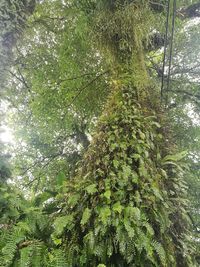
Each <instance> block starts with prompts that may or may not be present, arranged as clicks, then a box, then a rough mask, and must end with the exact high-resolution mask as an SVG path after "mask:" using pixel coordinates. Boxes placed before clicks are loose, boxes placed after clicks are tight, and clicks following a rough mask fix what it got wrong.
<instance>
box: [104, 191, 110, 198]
mask: <svg viewBox="0 0 200 267" xmlns="http://www.w3.org/2000/svg"><path fill="white" fill-rule="evenodd" d="M103 195H104V197H105V198H107V199H108V200H110V197H111V191H110V190H107V191H106V192H105V193H104V194H103Z"/></svg>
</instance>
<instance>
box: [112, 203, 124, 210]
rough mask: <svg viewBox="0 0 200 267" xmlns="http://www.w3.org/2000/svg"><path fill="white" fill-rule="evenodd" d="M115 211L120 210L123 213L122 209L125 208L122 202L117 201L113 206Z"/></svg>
mask: <svg viewBox="0 0 200 267" xmlns="http://www.w3.org/2000/svg"><path fill="white" fill-rule="evenodd" d="M112 209H113V211H116V212H119V213H121V212H122V209H123V206H122V205H121V204H120V202H119V201H118V202H116V203H115V204H114V205H113V207H112Z"/></svg>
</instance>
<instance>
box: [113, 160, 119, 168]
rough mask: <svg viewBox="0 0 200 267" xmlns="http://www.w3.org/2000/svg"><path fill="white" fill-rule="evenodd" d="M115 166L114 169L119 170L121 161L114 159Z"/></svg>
mask: <svg viewBox="0 0 200 267" xmlns="http://www.w3.org/2000/svg"><path fill="white" fill-rule="evenodd" d="M113 165H114V167H115V168H116V169H117V168H118V167H119V161H118V160H116V159H114V160H113Z"/></svg>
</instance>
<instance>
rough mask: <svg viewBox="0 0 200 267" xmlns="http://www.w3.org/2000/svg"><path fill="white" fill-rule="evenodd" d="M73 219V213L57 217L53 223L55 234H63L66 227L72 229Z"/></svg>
mask: <svg viewBox="0 0 200 267" xmlns="http://www.w3.org/2000/svg"><path fill="white" fill-rule="evenodd" d="M73 221H74V217H73V215H72V214H70V215H66V216H62V217H58V218H56V219H55V221H54V223H53V225H54V228H55V234H56V235H61V234H62V233H63V231H64V229H65V228H68V229H69V230H71V229H72V227H73Z"/></svg>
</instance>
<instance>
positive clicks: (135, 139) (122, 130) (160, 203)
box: [54, 4, 195, 267]
mask: <svg viewBox="0 0 200 267" xmlns="http://www.w3.org/2000/svg"><path fill="white" fill-rule="evenodd" d="M143 8H144V10H143ZM138 9H140V10H139V11H138ZM146 9H147V10H148V7H146V6H145V7H143V6H142V5H141V6H140V5H138V6H137V5H133V4H127V5H124V7H123V8H117V7H116V9H114V11H110V10H103V11H101V12H102V14H100V15H99V16H100V19H99V18H98V22H99V21H101V22H102V20H103V21H104V15H105V13H106V14H110V15H109V16H110V19H112V20H113V21H114V22H115V24H116V25H115V26H116V27H115V29H112V28H111V29H109V28H105V29H106V30H104V28H103V27H102V28H101V29H103V31H102V32H101V34H100V38H101V40H102V39H103V40H104V38H107V39H106V40H104V42H102V43H103V48H105V46H106V51H107V49H108V50H109V52H110V53H111V54H112V56H113V59H114V62H115V78H112V85H111V87H112V90H111V91H112V92H111V94H110V97H109V99H108V102H107V105H106V107H105V110H104V112H103V115H102V116H101V118H100V119H99V123H98V126H97V130H96V134H95V135H94V137H93V141H92V143H91V145H90V147H89V149H88V151H87V153H86V154H85V156H84V159H83V161H82V162H81V167H80V168H79V170H78V172H77V176H76V178H75V179H74V181H73V185H72V181H70V182H69V184H68V186H67V188H66V198H65V201H66V202H65V204H64V209H63V211H64V217H63V219H64V220H65V222H66V229H67V230H66V234H65V237H64V239H63V242H64V244H65V246H66V253H67V259H68V261H69V266H87V267H89V266H91V267H93V266H98V264H104V265H106V266H107V267H110V266H123V267H125V266H138V267H142V266H144V267H147V266H148V267H149V266H181V267H183V266H195V263H194V262H193V260H192V254H191V253H190V247H189V244H188V243H186V237H187V235H189V232H188V229H189V228H188V227H189V226H188V225H189V224H188V220H187V216H186V214H187V213H186V210H185V200H184V194H185V185H184V182H183V179H182V170H181V169H180V167H179V166H178V163H177V162H176V161H177V160H178V159H179V158H181V156H182V154H178V155H176V156H171V157H170V156H167V154H170V153H171V154H173V153H174V152H175V150H174V146H173V145H170V136H169V135H167V134H165V133H164V130H163V129H165V128H167V127H169V126H168V125H166V122H167V120H166V119H165V115H164V114H163V113H162V111H161V107H160V105H159V93H158V90H157V89H156V86H155V85H153V82H152V81H151V79H150V77H148V74H147V70H146V68H145V63H144V53H143V47H142V42H143V40H142V34H141V32H140V27H142V25H143V24H142V23H143V21H144V20H145V18H144V17H143V15H144V16H145V14H146V12H147V11H146ZM130 10H131V12H132V13H131V14H132V15H131V14H129V11H130ZM126 12H128V13H126ZM134 12H135V13H134ZM148 12H149V10H148ZM143 13H144V14H143ZM97 14H99V13H98V12H97ZM138 14H139V15H138ZM101 16H102V17H101ZM131 16H132V17H131ZM137 16H139V18H137ZM135 17H136V18H135ZM127 18H128V21H127ZM131 18H132V20H131ZM131 22H132V23H133V22H135V23H138V24H135V25H130V23H131ZM109 23H111V22H110V21H108V25H109ZM117 23H119V25H117ZM122 23H123V25H126V27H127V32H124V30H125V29H123V27H124V26H123V25H122ZM111 24H112V23H111ZM113 25H114V24H113ZM133 26H134V27H133ZM132 27H133V28H134V29H133V30H132ZM96 28H98V25H97V26H96ZM118 30H119V32H118V33H117V31H118ZM121 30H123V32H122V31H121ZM109 31H110V32H109ZM113 34H114V35H115V36H114V35H113ZM116 34H118V39H117V40H116ZM113 38H114V40H113ZM131 38H132V39H131ZM122 41H126V46H125V47H123V48H122V47H121V45H120V43H121V42H122ZM105 43H106V44H105ZM116 66H117V67H116ZM166 146H168V147H166ZM66 203H67V204H66ZM58 236H59V233H57V232H55V233H54V237H55V238H56V237H58ZM104 265H99V266H104Z"/></svg>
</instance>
